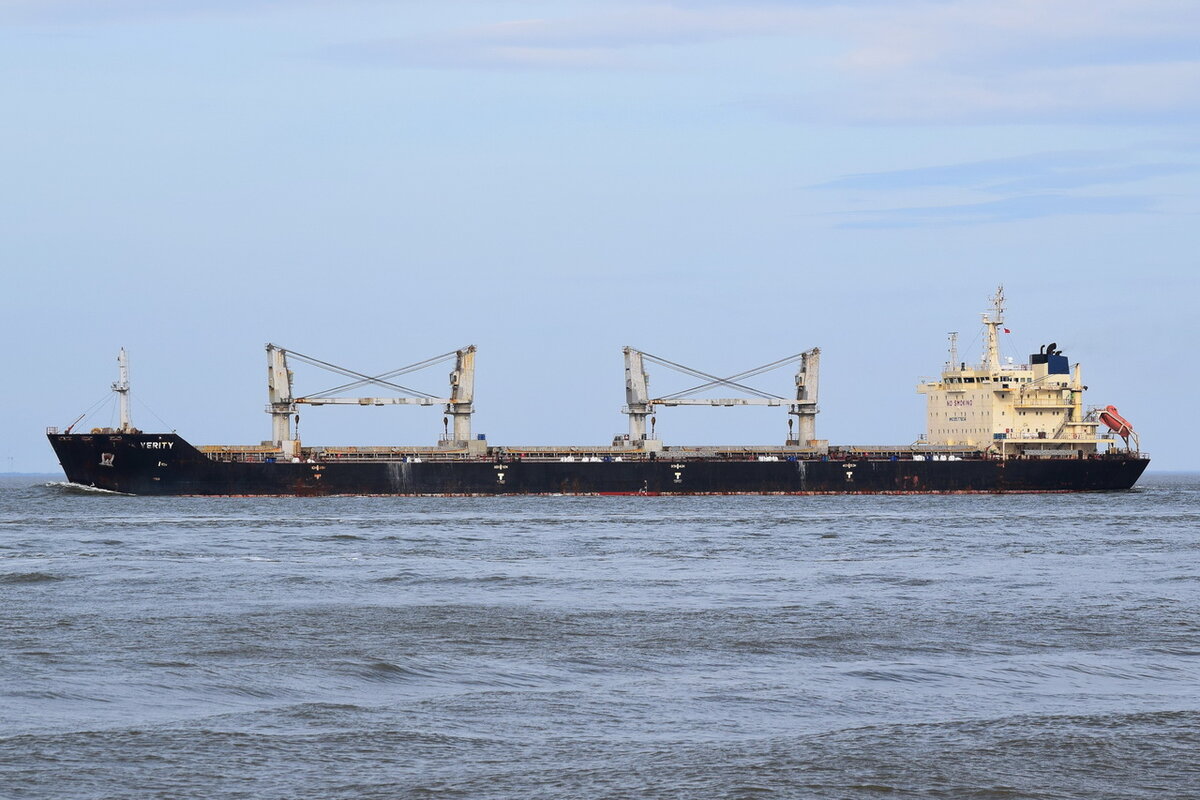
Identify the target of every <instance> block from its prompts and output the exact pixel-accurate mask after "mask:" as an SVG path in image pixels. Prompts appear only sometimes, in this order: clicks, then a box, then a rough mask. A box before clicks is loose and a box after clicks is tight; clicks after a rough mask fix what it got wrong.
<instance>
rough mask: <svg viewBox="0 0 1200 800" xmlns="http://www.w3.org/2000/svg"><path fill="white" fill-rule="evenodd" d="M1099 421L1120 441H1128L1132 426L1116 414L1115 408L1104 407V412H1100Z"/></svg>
mask: <svg viewBox="0 0 1200 800" xmlns="http://www.w3.org/2000/svg"><path fill="white" fill-rule="evenodd" d="M1100 421H1101V422H1103V423H1104V424H1105V425H1107V426H1108V429H1109V430H1111V431H1112V432H1113V433H1115V434H1116V435H1117V436H1120V437H1121V438H1122V439H1128V438H1129V435H1130V434H1131V433H1133V426H1132V425H1130V424H1129V420H1127V419H1125V418H1124V417H1122V416H1121V415H1120V414H1118V413H1117V407H1116V406H1105V407H1104V410H1103V411H1101V412H1100Z"/></svg>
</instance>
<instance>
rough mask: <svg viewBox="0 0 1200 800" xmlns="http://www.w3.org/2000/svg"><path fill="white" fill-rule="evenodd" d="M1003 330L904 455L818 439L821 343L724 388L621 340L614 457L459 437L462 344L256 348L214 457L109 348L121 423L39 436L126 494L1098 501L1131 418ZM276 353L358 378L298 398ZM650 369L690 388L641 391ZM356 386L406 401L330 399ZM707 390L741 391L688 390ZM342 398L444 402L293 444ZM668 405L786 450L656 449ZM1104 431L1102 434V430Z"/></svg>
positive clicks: (961, 368) (1137, 469) (962, 371)
mask: <svg viewBox="0 0 1200 800" xmlns="http://www.w3.org/2000/svg"><path fill="white" fill-rule="evenodd" d="M1004 324H1005V323H1004V292H1003V287H1000V288H999V289H998V290H997V292H996V295H995V297H993V306H992V308H991V310H990V311H989V312H988V313H986V314H984V315H983V325H984V342H985V348H984V352H983V356H982V358H981V360H980V361H979V362H977V363H975V364H968V362H967V361H966V360H963V359H960V357H959V354H958V349H957V348H958V344H957V336H958V334H957V333H953V334H951V335H950V358H949V359H948V360H947V362H946V364H945V367H944V369H943V370H942V373H941V375H940V377H939V378H937V379H931V380H923V381H922V383H921V384H919V385H918V387H917V391H918V392H920V393H922V394H925V395H927V398H928V402H927V424H926V433H925V434H923V435H922V436H921V437H920V439H919V440H918V441H917V442H916V443H915V444H912V445H905V446H878V447H863V446H841V447H839V446H831V445H829V443H828V441H827V440H823V439H818V438H816V429H815V424H816V416H817V414H818V412H819V408H818V406H817V388H818V377H819V375H818V373H819V364H820V352H821V351H820V350H819V349H817V348H812V349H810V350H806V351H804V352H803V353H798V354H796V355H795V356H789V357H787V358H784V359H780V360H778V361H774V362H770V363H768V364H765V365H763V366H761V367H756V368H754V369H751V370H746V371H744V372H741V373H737V374H735V375H731V376H728V377H720V376H718V375H716V374H714V373H712V372H704V371H701V370H696V369H693V368H690V367H685V366H683V365H681V364H678V363H676V362H674V361H670V360H667V359H664V358H661V357H658V356H652V355H650V354H648V353H644V352H642V351H638V350H635V349H633V348H630V347H626V348H625V349H624V353H625V380H626V400H627V405H626V407H625V408H624V409H623V413H625V414H628V415H629V433H627V434H620V435H618V436H617V437H616V438H615V439H614V441H613V443H612V445H611V446H600V447H584V446H571V447H529V448H518V447H493V446H491V445H489V444H488V443H487V441H486V439H485V437H484V436H483V435H482V434H478V435H474V434H472V432H471V424H470V423H471V417H472V414H473V412H474V405H473V403H474V375H475V354H476V350H475V347H474V346H469V347H465V348H462V349H460V350H457V351H451V352H449V353H444V354H442V355H440V356H435V357H433V358H431V359H426V360H424V361H419V362H416V363H414V364H410V365H408V366H407V367H402V368H400V369H398V370H393V371H391V372H381V373H365V372H358V371H354V370H348V369H346V368H343V367H337V366H336V365H332V364H330V363H328V362H325V361H321V360H319V359H314V358H312V357H310V356H303V355H302V354H298V353H294V352H289V351H287V350H284V349H283V348H280V347H278V346H276V345H268V346H267V355H268V398H269V401H270V402H269V404H268V406H267V412H268V413H269V414H270V415H271V432H272V438H271V439H270V440H268V441H264V442H263V443H262V444H261V445H253V446H211V447H195V446H193V445H191V444H190V443H188V442H187V441H186V440H185V439H183V438H182V437H180V436H179V435H177V434H175V433H169V434H168V433H144V432H142V431H140V430H138V429H137V428H135V427H133V423H132V421H131V418H130V408H129V397H130V384H129V369H128V358H127V356H126V353H125V351H124V350H123V349H122V350H121V352H120V355H119V357H118V364H119V380H118V381H117V382H116V383H114V384H113V391H114V392H115V393H116V394H117V396H118V397H119V399H120V402H121V424H120V427H118V428H96V429H92V430H91V431H90V432H87V433H73V432H72V429H73V428H74V427H75V425H76V424H77V423H78V422H79V420H81V419H83V417H82V416H81V417H80V418H79V419H77V420H76V422H75V423H72V424H71V425H70V426H69V427H68V428H67V429H66V430H65V431H62V432H60V431H59V430H58V429H56V428H49V429H47V431H46V433H47V438H48V439H49V442H50V445H51V446H52V447H53V449H54V451H55V454H56V455H57V456H58V460H59V463H60V464H61V465H62V467H63V471H64V472H65V473H66V476H67V480H69V481H70V482H72V483H76V484H80V485H84V486H91V487H95V488H98V489H104V490H107V491H112V492H119V493H123V494H146V495H204V496H334V495H395V496H471V495H482V496H495V495H523V494H524V495H533V494H536V495H640V496H646V497H655V496H660V495H739V494H759V495H764V494H777V495H817V494H963V493H1008V492H1100V491H1121V490H1127V489H1130V488H1131V487H1133V485H1134V484H1135V483H1136V482H1137V480H1138V478H1139V477H1140V476H1141V475H1142V473H1143V472H1144V471H1145V469H1146V466H1147V465H1148V464H1149V457H1148V456H1146V455H1145V454H1144V453H1142V452H1141V451H1140V445H1139V442H1138V437H1137V434H1136V432H1135V431H1134V429H1133V425H1132V424H1131V423H1130V422H1129V420H1127V419H1126V418H1125V417H1123V416H1121V415H1120V414H1119V413H1118V411H1117V408H1116V406H1112V405H1108V406H1096V407H1091V408H1085V407H1084V405H1083V392H1084V390H1085V389H1086V388H1087V387H1085V386H1084V385H1083V383H1082V374H1081V370H1080V366H1079V365H1078V364H1074V365H1073V367H1072V365H1071V364H1070V363H1069V362H1068V360H1067V357H1066V356H1064V355H1063V354H1062V351H1061V350H1059V349H1058V347H1057V344H1056V343H1053V342H1052V343H1050V344H1049V345H1043V346H1042V347H1041V348H1040V350H1039V352H1038V353H1034V354H1032V355H1031V356H1030V357H1029V363H1028V364H1014V363H1013V359H1012V358H1008V359H1007V363H1004V362H1003V361H1002V358H1001V355H1000V349H1001V348H1000V335H999V334H1000V332H1001V331H1005V332H1007V329H1005V328H1004ZM289 356H291V357H293V358H296V359H299V360H300V361H302V362H304V363H307V364H310V365H316V366H318V367H321V368H329V369H330V371H334V372H335V373H337V374H339V375H340V376H342V379H344V378H345V377H351V378H356V379H357V380H355V381H353V382H352V383H349V384H343V385H340V386H338V387H335V388H334V389H330V390H327V391H324V392H320V393H315V394H310V395H305V396H296V394H295V393H294V392H293V388H292V372H291V370H290V368H289V364H288V357H289ZM448 361H453V362H454V370H453V372H451V373H450V390H449V392H446V393H445V394H446V395H447V396H446V397H437V396H435V395H433V394H429V393H425V392H420V391H416V390H412V389H408V388H407V387H406V386H404V385H402V384H397V383H394V382H393V379H395V378H396V377H397V376H400V375H405V374H408V373H410V372H413V371H417V370H421V369H425V368H426V367H428V366H430V365H432V364H438V363H443V362H448ZM647 363H653V364H658V365H661V366H667V367H669V368H672V369H675V370H676V371H680V372H683V373H684V374H687V375H690V376H693V377H697V378H700V379H702V380H703V381H704V383H702V384H700V385H699V386H695V387H692V388H691V389H687V390H684V391H682V392H675V393H673V394H665V395H661V396H655V395H652V394H650V391H649V386H650V382H649V375H648V373H647V372H646V369H647V366H646V365H647ZM786 364H798V365H799V366H798V368H797V372H796V376H795V384H796V392H795V397H794V398H788V397H784V396H782V395H776V394H772V393H769V392H764V391H762V390H759V389H755V388H754V387H752V386H748V385H747V384H745V383H744V381H745V380H746V378H748V377H752V376H754V375H758V374H761V373H763V372H766V371H770V370H772V369H775V368H778V367H779V366H781V365H786ZM368 384H370V385H372V386H375V387H377V388H382V389H383V390H385V391H387V392H394V393H399V394H401V395H405V394H407V396H395V397H392V396H387V397H359V398H347V397H339V396H337V393H338V392H339V391H344V390H349V389H354V388H357V387H359V386H363V385H368ZM718 387H719V388H723V389H733V390H735V391H736V392H737V393H738V394H740V395H742V396H740V397H734V398H729V397H725V398H705V397H696V396H694V395H695V394H696V393H697V392H700V391H704V390H707V389H713V388H718ZM745 395H752V396H750V397H746V396H745ZM338 404H354V405H360V406H361V405H374V406H380V405H401V406H403V405H410V406H431V405H441V406H444V407H443V408H442V413H443V414H444V415H445V416H444V417H442V421H443V424H444V436H443V438H442V439H441V441H439V443H438V445H437V446H426V447H305V446H303V444H302V443H301V441H300V438H299V421H300V418H299V414H298V413H297V408H298V407H299V406H301V405H311V406H321V405H334V406H336V405H338ZM679 405H693V406H694V405H708V406H712V407H725V408H729V407H738V406H745V405H759V406H778V407H784V408H786V409H787V413H788V415H789V419H788V420H787V421H788V439H787V442H786V444H784V445H783V446H777V447H764V446H736V447H680V446H668V445H665V444H664V443H663V442H662V441H661V440H660V439H658V438H657V433H656V431H657V428H658V420H657V417H656V416H655V415H656V413H658V412H657V411H656V408H658V407H662V408H671V407H674V406H679ZM439 416H441V415H439ZM790 417H795V418H796V419H795V420H793V419H791V418H790ZM451 419H453V432H451V424H450V422H451ZM647 423H648V424H647ZM797 423H798V424H797ZM1101 425H1104V426H1106V427H1107V428H1108V429H1109V430H1110V431H1111V432H1110V433H1101V432H1100V431H1099V426H1101ZM793 437H794V438H793ZM1116 437H1120V440H1121V441H1120V442H1117V441H1116ZM1122 445H1123V446H1122ZM685 475H686V476H687V477H686V480H685V477H684V476H685Z"/></svg>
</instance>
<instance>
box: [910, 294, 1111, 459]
mask: <svg viewBox="0 0 1200 800" xmlns="http://www.w3.org/2000/svg"><path fill="white" fill-rule="evenodd" d="M983 327H984V349H983V355H982V358H981V360H980V362H979V363H977V364H968V363H967V362H965V361H960V360H959V358H958V346H957V334H953V333H952V334H950V360H949V361H947V362H946V365H945V369H944V370H943V371H942V375H941V378H940V379H938V380H928V381H924V382H922V383H921V384H919V385H918V386H917V391H918V392H920V393H921V394H924V395H925V396H926V398H927V401H928V403H927V415H926V433H925V440H926V442H927V443H928V444H931V445H948V446H961V447H969V448H978V449H981V450H982V449H990V450H991V451H992V452H994V453H996V454H999V455H1001V456H1004V457H1011V456H1017V455H1023V454H1028V455H1049V454H1050V451H1055V452H1063V451H1075V452H1077V453H1078V452H1082V454H1083V455H1090V454H1094V453H1096V452H1097V449H1098V446H1099V445H1101V444H1106V445H1112V444H1113V438H1112V436H1111V435H1103V436H1102V435H1100V434H1099V432H1098V428H1099V425H1100V421H1099V417H1098V415H1097V413H1096V412H1085V410H1084V405H1083V392H1084V389H1085V388H1086V387H1085V386H1084V385H1083V376H1082V373H1081V370H1080V367H1079V364H1075V366H1074V369H1072V368H1071V367H1070V365H1069V363H1068V361H1067V357H1066V356H1064V355H1062V351H1060V350H1057V349H1056V345H1055V344H1053V343H1051V344H1049V345H1043V346H1042V347H1041V348H1040V351H1039V352H1037V353H1034V354H1033V355H1031V356H1030V357H1029V363H1028V364H1014V363H1011V362H1012V359H1008V363H1002V362H1001V357H1000V346H999V339H1000V332H1001V331H1002V330H1003V329H1004V287H1003V286H1000V287H997V289H996V295H995V296H994V297H993V298H992V308H991V310H990V311H989V313H986V314H984V315H983Z"/></svg>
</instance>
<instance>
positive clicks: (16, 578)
mask: <svg viewBox="0 0 1200 800" xmlns="http://www.w3.org/2000/svg"><path fill="white" fill-rule="evenodd" d="M63 580H66V578H65V577H63V576H62V575H52V574H50V573H49V572H5V573H0V584H10V583H53V582H55V581H63Z"/></svg>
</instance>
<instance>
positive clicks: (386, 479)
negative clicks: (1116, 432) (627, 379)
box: [49, 434, 1149, 496]
mask: <svg viewBox="0 0 1200 800" xmlns="http://www.w3.org/2000/svg"><path fill="white" fill-rule="evenodd" d="M49 439H50V443H51V445H52V446H53V447H54V451H55V453H56V454H57V455H58V459H59V463H60V464H62V467H63V471H64V472H65V473H66V476H67V479H68V480H69V481H70V482H72V483H77V484H81V485H84V486H94V487H96V488H99V489H106V490H109V491H114V492H124V493H127V494H138V495H234V496H241V495H292V496H328V495H526V494H580V495H595V494H617V495H622V494H648V495H697V494H940V493H959V492H1099V491H1120V490H1125V489H1129V488H1131V487H1132V486H1133V485H1134V483H1136V482H1137V479H1138V478H1139V477H1140V476H1141V474H1142V472H1143V471H1144V470H1145V469H1146V465H1147V464H1148V463H1149V459H1147V458H1141V457H1133V456H1119V457H1118V456H1103V457H1098V458H1086V459H1085V458H1055V459H1016V460H1007V461H1000V460H997V459H988V458H978V459H963V460H958V461H916V460H911V459H898V460H891V459H865V458H863V459H838V458H831V459H821V460H817V459H800V460H786V459H781V460H779V461H757V460H755V461H747V460H729V459H717V458H695V459H678V458H677V457H672V456H670V455H667V456H664V457H663V458H662V459H660V460H622V461H575V462H570V461H546V460H523V459H521V458H519V457H511V458H510V457H507V456H506V457H500V458H496V457H488V458H480V459H472V460H461V461H438V460H425V461H420V462H416V463H413V462H408V463H401V462H398V461H376V462H339V461H336V460H329V461H322V462H319V463H240V462H229V461H216V460H213V459H210V458H208V457H207V456H206V455H205V454H204V453H202V452H200V451H199V450H197V449H196V448H194V447H192V445H190V444H188V443H187V442H186V441H184V440H183V439H182V438H180V437H179V436H177V435H175V434H49Z"/></svg>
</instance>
